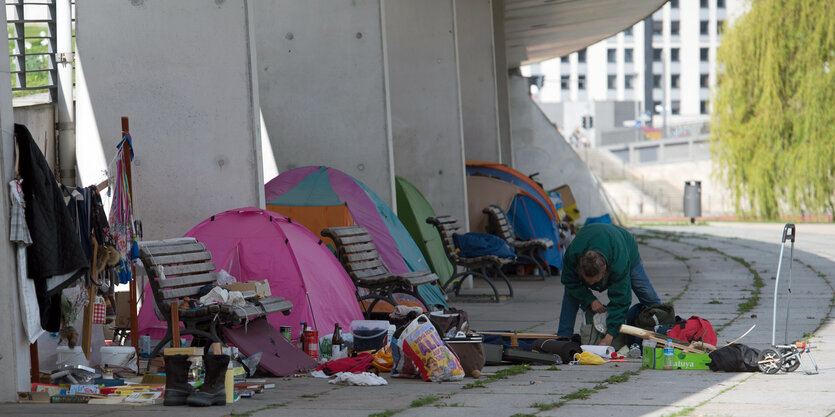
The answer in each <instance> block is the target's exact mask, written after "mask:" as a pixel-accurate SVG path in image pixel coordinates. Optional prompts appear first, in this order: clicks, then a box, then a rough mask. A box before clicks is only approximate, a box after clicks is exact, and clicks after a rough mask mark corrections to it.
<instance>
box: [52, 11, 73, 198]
mask: <svg viewBox="0 0 835 417" xmlns="http://www.w3.org/2000/svg"><path fill="white" fill-rule="evenodd" d="M55 27H56V38H57V39H56V43H57V45H56V48H55V52H56V54H55V64H56V66H57V67H58V68H57V72H58V85H57V90H58V114H57V116H58V117H57V118H58V120H57V123H56V125H57V128H58V155H59V161H60V168H61V171H60V173H61V182H62V183H63V184H65V185H69V186H75V163H76V161H75V122H74V117H73V98H72V87H73V79H72V65H73V61H74V60H75V56H74V54H73V51H72V4H71V0H57V1H56V2H55Z"/></svg>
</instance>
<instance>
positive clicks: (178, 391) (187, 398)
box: [163, 354, 229, 407]
mask: <svg viewBox="0 0 835 417" xmlns="http://www.w3.org/2000/svg"><path fill="white" fill-rule="evenodd" d="M203 364H204V366H205V367H206V377H205V379H204V380H203V385H202V386H201V387H200V389H199V390H197V391H195V390H194V389H193V388H192V386H191V385H189V383H188V370H189V368H190V367H191V362H189V360H188V355H170V356H166V357H165V399H164V401H163V405H185V404H188V405H194V406H198V407H207V406H210V405H226V385H225V382H226V368H227V367H228V366H229V355H212V354H206V355H204V356H203Z"/></svg>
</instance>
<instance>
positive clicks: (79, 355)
mask: <svg viewBox="0 0 835 417" xmlns="http://www.w3.org/2000/svg"><path fill="white" fill-rule="evenodd" d="M55 352H56V353H57V354H58V360H57V361H56V365H58V368H60V367H62V366H64V365H70V366H74V365H84V366H90V361H88V360H87V357H85V356H84V351H83V350H81V346H76V347H75V348H73V349H70V348H69V347H68V346H58V347H57V348H55Z"/></svg>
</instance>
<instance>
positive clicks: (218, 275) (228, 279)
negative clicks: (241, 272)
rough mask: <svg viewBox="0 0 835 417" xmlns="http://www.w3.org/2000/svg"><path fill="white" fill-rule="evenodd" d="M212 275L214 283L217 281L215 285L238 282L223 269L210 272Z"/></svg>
mask: <svg viewBox="0 0 835 417" xmlns="http://www.w3.org/2000/svg"><path fill="white" fill-rule="evenodd" d="M212 275H214V276H215V281H217V285H226V284H231V283H233V282H238V279H237V278H235V277H233V276H232V275H229V273H228V272H226V270H225V269H221V270H220V271H216V272H212Z"/></svg>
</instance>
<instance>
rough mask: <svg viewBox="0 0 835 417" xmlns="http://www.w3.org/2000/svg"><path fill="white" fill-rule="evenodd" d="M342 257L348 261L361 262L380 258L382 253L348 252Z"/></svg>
mask: <svg viewBox="0 0 835 417" xmlns="http://www.w3.org/2000/svg"><path fill="white" fill-rule="evenodd" d="M342 258H343V259H345V260H346V261H348V262H361V261H367V260H369V259H380V254H379V253H377V251H376V250H375V251H363V252H357V253H346V254H344V255H342Z"/></svg>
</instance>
